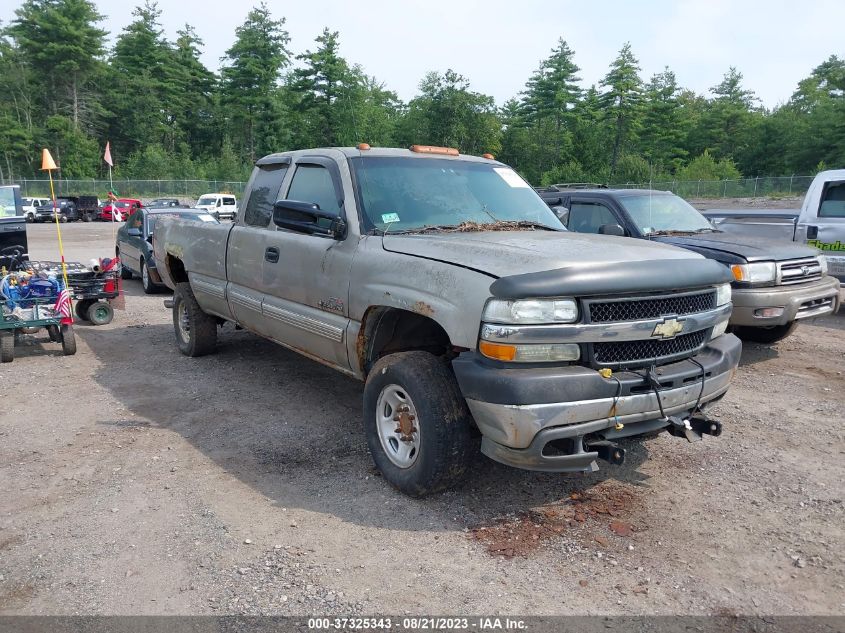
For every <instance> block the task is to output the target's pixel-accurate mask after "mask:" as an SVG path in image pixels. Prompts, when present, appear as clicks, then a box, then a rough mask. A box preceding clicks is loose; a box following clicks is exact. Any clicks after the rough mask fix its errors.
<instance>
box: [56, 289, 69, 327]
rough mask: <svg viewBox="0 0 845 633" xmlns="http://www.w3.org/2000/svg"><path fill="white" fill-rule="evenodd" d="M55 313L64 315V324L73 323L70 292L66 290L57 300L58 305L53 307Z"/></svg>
mask: <svg viewBox="0 0 845 633" xmlns="http://www.w3.org/2000/svg"><path fill="white" fill-rule="evenodd" d="M53 311H54V312H55V313H56V314H61V315H62V323H63V324H64V323H73V317H72V316H71V303H70V291H69V290H68V289H67V288H65V289H64V290H62V291H61V292H60V293H59V298H58V299H56V305H54V306H53Z"/></svg>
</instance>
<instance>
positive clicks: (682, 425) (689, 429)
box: [669, 415, 722, 442]
mask: <svg viewBox="0 0 845 633" xmlns="http://www.w3.org/2000/svg"><path fill="white" fill-rule="evenodd" d="M669 433H670V434H671V435H674V436H675V437H685V438H687V441H689V442H698V441H699V440H701V436H702V435H712V436H713V437H719V436H720V435H721V434H722V423H721V422H719V421H717V420H711V419H710V418H707V417H705V416H693V417H691V418H687V419H686V420H683V419H681V418H679V417H677V416H674V415H670V416H669Z"/></svg>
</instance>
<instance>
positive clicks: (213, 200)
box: [197, 196, 217, 206]
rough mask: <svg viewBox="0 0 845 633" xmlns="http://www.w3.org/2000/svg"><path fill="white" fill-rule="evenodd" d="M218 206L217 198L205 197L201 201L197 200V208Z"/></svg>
mask: <svg viewBox="0 0 845 633" xmlns="http://www.w3.org/2000/svg"><path fill="white" fill-rule="evenodd" d="M214 204H217V198H216V197H215V196H203V197H202V198H200V199H199V200H197V206H204V205H214Z"/></svg>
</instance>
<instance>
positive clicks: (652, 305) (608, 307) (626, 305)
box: [589, 290, 716, 338]
mask: <svg viewBox="0 0 845 633" xmlns="http://www.w3.org/2000/svg"><path fill="white" fill-rule="evenodd" d="M589 306H590V321H592V322H593V323H609V322H615V321H639V320H641V319H657V318H659V317H662V316H667V315H672V314H677V315H682V314H695V313H696V312H706V311H707V310H712V309H714V308H715V307H716V293H715V292H714V291H712V290H710V291H708V292H700V293H697V294H688V295H675V296H668V297H665V296H664V297H653V298H648V297H646V298H641V299H630V300H621V301H620V300H616V301H596V302H594V303H593V302H591V303H590V304H589ZM679 338H680V337H679Z"/></svg>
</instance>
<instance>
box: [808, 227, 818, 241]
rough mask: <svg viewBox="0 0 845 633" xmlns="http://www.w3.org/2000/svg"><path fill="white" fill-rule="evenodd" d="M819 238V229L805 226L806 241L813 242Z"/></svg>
mask: <svg viewBox="0 0 845 633" xmlns="http://www.w3.org/2000/svg"><path fill="white" fill-rule="evenodd" d="M818 236H819V227H817V226H812V225H808V226H807V239H808V240H814V239H816V238H818Z"/></svg>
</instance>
